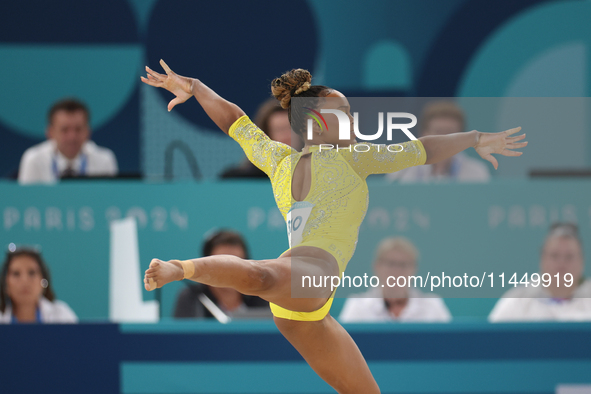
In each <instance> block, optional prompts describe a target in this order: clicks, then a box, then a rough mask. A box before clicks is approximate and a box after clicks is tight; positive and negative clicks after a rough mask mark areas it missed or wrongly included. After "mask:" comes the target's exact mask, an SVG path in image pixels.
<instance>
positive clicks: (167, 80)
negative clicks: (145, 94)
mask: <svg viewBox="0 0 591 394" xmlns="http://www.w3.org/2000/svg"><path fill="white" fill-rule="evenodd" d="M160 65H161V66H162V68H163V69H164V71H166V75H164V74H159V73H157V72H156V71H154V70H152V69H150V67H148V66H146V71H147V72H148V78H145V77H140V78H141V80H142V82H143V83H146V84H148V85H150V86H155V87H157V88H164V89H166V90H168V91H169V92H170V93H172V94H174V95H175V96H176V97H175V98H174V99H172V101H171V102H170V103H168V111H170V110H171V109H173V108H174V106H175V105H177V104H181V103H184V102H185V101H187V100H188V99H190V98H191V97H192V96H193V91H192V86H193V78H188V77H183V76H180V75H178V74H176V73H175V72H174V71H172V70H171V69H170V67H168V65H167V64H166V63H164V60H162V59H160Z"/></svg>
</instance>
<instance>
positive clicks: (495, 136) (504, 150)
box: [474, 127, 527, 170]
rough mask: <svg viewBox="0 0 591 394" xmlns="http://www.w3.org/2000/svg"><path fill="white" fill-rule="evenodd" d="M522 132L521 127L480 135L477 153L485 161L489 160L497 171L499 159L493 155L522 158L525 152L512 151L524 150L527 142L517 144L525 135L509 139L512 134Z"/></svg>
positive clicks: (476, 147)
mask: <svg viewBox="0 0 591 394" xmlns="http://www.w3.org/2000/svg"><path fill="white" fill-rule="evenodd" d="M519 130H521V127H516V128H514V129H510V130H506V131H502V132H500V133H479V137H478V141H477V142H476V146H474V149H476V152H478V154H479V155H480V157H482V158H483V159H484V160H488V161H490V162H491V163H492V165H493V166H494V167H495V170H496V169H497V168H498V167H499V163H498V162H497V159H495V158H494V157H493V156H492V153H497V154H500V155H503V156H521V155H522V154H523V152H519V151H515V150H510V149H517V148H523V147H524V146H526V145H527V141H523V142H517V141H519V140H522V139H524V138H525V134H521V135H518V136H516V137H509V136H510V135H511V134H515V133H517V132H518V131H519Z"/></svg>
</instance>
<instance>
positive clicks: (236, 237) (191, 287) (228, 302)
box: [174, 230, 272, 318]
mask: <svg viewBox="0 0 591 394" xmlns="http://www.w3.org/2000/svg"><path fill="white" fill-rule="evenodd" d="M202 254H203V256H214V255H220V254H228V255H233V256H238V257H240V258H242V259H248V258H249V257H248V248H247V246H246V242H244V239H243V238H242V236H240V234H238V233H236V232H233V231H228V230H220V231H217V232H215V233H214V234H212V235H211V236H209V237H208V238H207V240H206V241H205V243H204V244H203V251H202ZM201 295H205V296H206V297H207V298H208V299H209V300H211V301H212V302H213V303H214V304H215V305H216V306H217V307H218V308H219V309H220V310H221V311H222V312H223V313H224V314H226V315H228V316H236V315H238V314H239V315H240V316H242V317H248V316H249V315H252V316H255V315H256V317H264V316H267V317H268V318H271V317H272V315H271V309H270V308H269V303H268V302H267V301H265V300H263V299H262V298H259V297H255V296H249V295H244V294H241V293H239V292H237V291H236V290H234V289H229V288H221V287H213V286H208V285H204V284H201V283H196V282H188V283H187V287H185V288H184V289H183V290H181V291H180V292H179V295H178V297H177V300H176V306H175V309H174V317H176V318H199V317H201V318H212V317H214V316H213V314H212V313H211V312H210V311H209V310H208V309H207V307H206V306H205V305H204V304H203V302H202V301H201V300H200V298H202V297H200V296H201Z"/></svg>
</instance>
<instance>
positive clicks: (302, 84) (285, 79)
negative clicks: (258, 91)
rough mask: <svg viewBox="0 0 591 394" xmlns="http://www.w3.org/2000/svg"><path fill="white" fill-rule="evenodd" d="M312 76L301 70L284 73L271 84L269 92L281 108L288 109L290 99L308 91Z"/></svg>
mask: <svg viewBox="0 0 591 394" xmlns="http://www.w3.org/2000/svg"><path fill="white" fill-rule="evenodd" d="M311 81H312V74H310V72H309V71H308V70H304V69H301V68H297V69H293V70H291V71H288V72H286V73H285V74H283V75H282V76H280V77H279V78H275V79H274V80H273V82H271V92H272V93H273V96H275V98H276V99H277V100H279V103H280V104H281V107H282V108H285V109H287V108H289V105H290V102H291V98H292V97H293V96H295V95H298V94H300V93H303V92H305V91H306V90H308V89H310V86H312V85H311V83H310V82H311Z"/></svg>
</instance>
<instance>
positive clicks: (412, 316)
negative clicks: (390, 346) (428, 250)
mask: <svg viewBox="0 0 591 394" xmlns="http://www.w3.org/2000/svg"><path fill="white" fill-rule="evenodd" d="M418 256H419V254H418V251H417V250H416V248H415V246H414V245H413V244H412V243H411V242H410V241H409V240H407V239H406V238H403V237H395V238H386V239H384V240H383V241H382V242H381V243H380V245H379V246H378V250H377V253H376V259H375V261H374V271H375V275H376V276H377V277H378V278H379V279H380V286H378V287H374V288H372V289H371V290H369V291H367V292H366V293H363V294H358V295H356V296H354V297H352V298H348V299H347V301H346V302H345V305H344V306H343V310H342V311H341V314H340V315H339V321H341V322H342V323H353V322H356V323H360V322H387V321H394V322H423V323H426V322H449V321H450V320H451V314H450V313H449V310H448V309H447V307H446V306H445V303H444V302H443V300H442V299H441V298H440V297H438V296H437V295H435V294H426V293H422V292H420V291H419V290H417V289H415V288H412V287H410V286H409V285H410V281H409V280H408V277H409V276H413V275H416V272H417V261H418ZM388 277H394V278H402V277H404V278H406V279H407V280H405V281H404V282H403V281H402V279H399V280H398V281H397V282H394V281H393V280H392V279H390V283H399V284H400V286H402V287H396V286H388V284H387V283H388V282H387V280H388ZM381 284H384V287H381Z"/></svg>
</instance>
